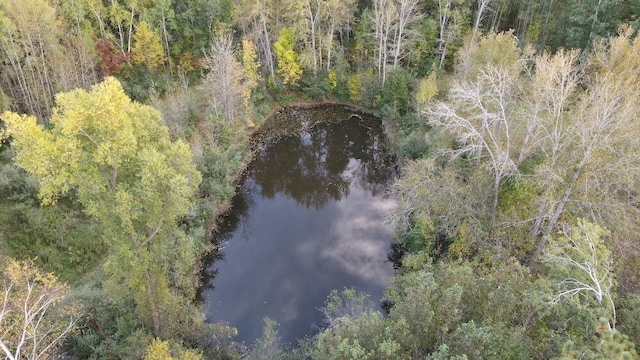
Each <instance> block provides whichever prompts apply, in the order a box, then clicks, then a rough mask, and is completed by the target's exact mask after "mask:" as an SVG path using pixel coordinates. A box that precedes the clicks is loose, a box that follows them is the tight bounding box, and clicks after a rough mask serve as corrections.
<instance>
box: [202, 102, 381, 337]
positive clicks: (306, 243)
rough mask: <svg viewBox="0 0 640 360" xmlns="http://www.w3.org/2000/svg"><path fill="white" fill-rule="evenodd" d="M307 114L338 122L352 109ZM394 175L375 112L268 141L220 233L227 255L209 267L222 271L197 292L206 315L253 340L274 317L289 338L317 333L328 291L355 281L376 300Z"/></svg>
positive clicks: (348, 115)
mask: <svg viewBox="0 0 640 360" xmlns="http://www.w3.org/2000/svg"><path fill="white" fill-rule="evenodd" d="M302 111H305V110H302ZM306 111H315V112H318V111H322V112H323V113H322V114H320V115H322V116H330V117H332V118H334V119H336V117H337V118H340V117H342V118H344V119H347V118H349V117H350V115H351V114H352V113H351V112H350V111H349V110H347V109H343V108H330V109H323V110H306ZM304 115H305V116H309V114H304ZM313 116H318V114H315V113H314V114H313ZM294 120H295V119H294ZM393 176H394V161H393V159H392V157H391V156H389V155H388V153H387V152H386V151H385V139H384V135H383V132H382V128H381V125H380V121H379V120H378V119H376V118H372V117H366V116H364V117H363V118H362V119H358V118H357V117H351V119H349V120H345V121H343V122H341V123H339V124H335V123H322V124H318V125H315V126H314V127H312V128H311V129H309V130H308V131H307V132H304V133H303V134H301V135H300V136H296V137H287V138H285V139H282V140H281V141H279V142H277V143H274V144H271V145H269V146H267V147H266V148H265V149H264V151H262V152H261V153H260V154H259V156H258V157H257V158H256V160H255V161H254V162H253V164H252V167H251V168H250V172H249V176H248V178H247V180H246V181H245V183H244V184H243V186H242V188H241V189H240V191H239V194H238V195H237V196H236V197H235V198H234V213H232V214H231V215H230V216H229V217H228V218H227V223H226V224H224V226H223V227H225V228H226V230H225V231H224V232H222V233H221V234H219V235H218V241H222V242H223V243H224V248H223V256H224V259H223V260H222V261H214V262H213V263H211V264H210V265H209V268H208V269H207V271H206V273H213V272H216V270H217V272H216V274H217V275H216V276H215V277H214V278H213V279H209V281H210V283H209V284H205V286H204V287H203V289H202V290H201V296H202V298H203V299H204V301H205V304H206V313H207V318H208V320H209V321H212V322H215V321H228V322H229V323H230V324H231V325H233V326H235V327H236V328H238V331H239V336H238V338H237V340H239V341H245V342H247V343H251V342H253V341H254V340H255V339H256V338H258V337H259V336H260V334H261V330H262V325H263V320H262V319H263V318H264V317H265V316H268V317H270V318H271V319H274V320H276V321H277V322H278V323H280V331H279V334H280V336H281V337H282V339H283V340H284V341H286V342H293V341H295V339H296V338H301V337H303V336H305V335H310V334H312V333H313V332H315V331H317V328H318V326H319V325H320V322H321V314H320V312H319V311H318V310H317V309H318V308H320V307H322V306H323V304H324V301H325V299H326V297H327V295H329V293H330V291H331V290H332V289H342V288H345V287H354V288H356V289H358V290H360V291H364V292H367V293H369V294H371V296H372V299H374V300H376V299H379V298H380V297H381V296H382V291H383V289H384V288H385V287H386V285H387V284H388V281H389V279H390V277H391V276H392V275H393V266H392V265H391V263H389V262H388V260H387V254H388V253H389V250H390V249H389V244H390V242H391V233H390V229H389V228H388V226H386V225H385V221H384V220H385V217H386V214H387V213H388V211H389V210H390V209H391V208H392V207H393V206H394V201H393V199H390V198H388V197H386V196H385V189H386V188H387V187H388V185H389V184H390V181H391V180H392V179H393Z"/></svg>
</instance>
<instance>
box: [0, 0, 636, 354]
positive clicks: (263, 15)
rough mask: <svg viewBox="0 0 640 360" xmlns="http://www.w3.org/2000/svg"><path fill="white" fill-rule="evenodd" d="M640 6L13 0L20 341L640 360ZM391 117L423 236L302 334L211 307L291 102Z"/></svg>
mask: <svg viewBox="0 0 640 360" xmlns="http://www.w3.org/2000/svg"><path fill="white" fill-rule="evenodd" d="M639 28H640V2H638V1H633V0H588V1H587V0H540V1H528V0H359V1H355V0H28V1H24V0H0V107H1V108H2V110H3V111H4V113H3V114H2V115H1V117H0V119H1V120H0V121H1V122H0V126H1V133H0V134H1V139H2V143H1V144H0V146H1V148H0V223H1V224H2V227H1V228H0V259H1V260H0V272H1V274H2V282H0V289H1V290H2V292H1V293H0V350H1V351H2V356H4V357H5V358H7V359H23V358H27V359H41V358H42V359H44V358H59V357H60V358H61V357H65V358H78V359H173V358H175V359H241V358H243V359H276V358H287V359H310V358H311V359H425V358H427V359H547V358H558V359H635V358H638V353H637V351H636V350H635V345H634V344H640V235H639V234H640V205H639V201H640V199H639V198H638V197H639V194H640V180H639V179H640V151H639V150H638V149H640V121H638V114H639V113H640V103H639V100H638V99H640V37H639V36H637V32H636V31H637V30H638V29H639ZM318 101H328V102H343V103H351V104H356V105H358V106H361V107H362V108H364V109H368V110H370V111H372V112H374V113H376V114H377V115H379V116H380V117H381V118H382V119H383V121H384V123H385V126H386V128H387V130H388V134H389V138H390V140H391V142H392V144H393V148H394V151H395V152H396V153H397V155H398V158H399V159H400V162H401V173H402V175H401V177H400V178H399V179H398V180H397V182H396V183H395V185H394V186H393V189H392V192H393V194H394V195H395V196H396V197H397V199H398V201H399V205H398V207H397V208H396V209H395V210H394V211H393V213H392V214H390V215H389V216H390V219H391V220H392V221H393V224H394V225H395V237H396V243H395V244H394V250H395V252H397V253H398V254H400V255H402V257H401V260H399V265H400V266H399V268H398V270H397V275H396V277H395V278H394V279H393V281H392V282H391V284H390V285H389V288H388V289H387V291H386V294H385V298H384V299H383V300H384V301H383V304H384V306H383V307H381V306H380V303H379V301H378V300H379V299H370V298H369V297H368V296H367V295H366V294H360V293H358V292H356V291H354V290H343V291H336V292H334V293H332V294H331V296H329V298H328V299H327V302H326V307H325V308H324V309H323V313H324V315H325V323H326V327H325V328H324V329H323V330H322V331H321V332H320V333H318V334H317V335H315V336H314V337H311V338H308V339H305V340H303V341H301V342H300V343H299V344H297V346H295V347H294V346H292V345H291V344H282V343H281V341H279V339H278V333H277V324H275V323H274V322H273V321H270V320H268V319H266V320H265V327H264V333H263V337H262V338H261V339H259V340H258V341H257V342H256V343H255V344H239V343H236V342H234V336H235V335H236V334H237V332H236V330H235V329H233V328H232V327H230V326H229V325H228V324H222V323H219V324H208V323H205V321H204V315H203V313H202V311H201V309H200V307H199V305H198V304H197V303H196V301H195V292H196V289H197V287H198V284H199V279H198V273H199V269H200V266H201V261H202V260H201V259H202V257H203V255H204V254H206V253H207V252H210V251H212V250H215V249H214V248H215V244H211V243H210V240H209V239H210V234H211V231H212V229H213V227H214V226H215V222H214V219H215V218H216V215H217V214H220V213H222V212H224V210H225V208H226V207H227V206H228V202H229V199H230V198H231V196H232V195H233V193H234V190H235V188H234V180H235V179H236V177H237V176H238V174H239V172H240V171H241V169H242V168H243V167H244V166H245V164H246V163H247V161H248V160H249V159H250V148H251V146H250V139H251V137H250V135H251V134H252V133H253V131H254V130H255V129H256V128H258V127H259V126H260V125H261V124H262V123H263V121H264V119H265V118H267V117H268V115H269V114H270V113H271V112H272V111H273V110H274V109H276V108H278V107H279V106H283V105H289V104H294V103H297V102H318Z"/></svg>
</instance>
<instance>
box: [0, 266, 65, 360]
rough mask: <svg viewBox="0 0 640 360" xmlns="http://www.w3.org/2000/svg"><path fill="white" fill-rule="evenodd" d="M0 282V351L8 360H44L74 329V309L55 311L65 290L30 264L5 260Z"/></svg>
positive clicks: (54, 279)
mask: <svg viewBox="0 0 640 360" xmlns="http://www.w3.org/2000/svg"><path fill="white" fill-rule="evenodd" d="M3 260H4V268H3V269H2V273H1V275H2V279H1V281H2V282H0V350H2V352H3V353H4V355H5V356H6V358H7V359H10V360H18V359H25V358H26V359H32V360H35V359H46V358H48V357H49V356H50V355H51V354H52V353H53V352H54V350H55V349H56V346H58V345H59V344H60V342H61V340H62V339H64V337H65V336H66V335H67V334H68V333H69V332H70V331H72V330H73V328H74V326H75V323H76V320H77V317H76V315H75V312H76V310H75V306H71V307H67V308H65V309H61V310H58V311H54V309H55V308H56V306H57V305H59V303H60V302H61V301H62V299H64V297H65V296H66V294H67V291H68V288H67V286H66V285H63V284H60V283H58V281H57V279H56V277H55V276H54V275H53V274H45V273H41V272H40V271H38V269H37V268H36V267H35V265H34V264H33V262H31V261H30V260H26V261H15V260H13V259H8V258H5V259H3Z"/></svg>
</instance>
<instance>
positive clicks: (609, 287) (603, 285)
mask: <svg viewBox="0 0 640 360" xmlns="http://www.w3.org/2000/svg"><path fill="white" fill-rule="evenodd" d="M606 235H607V231H605V230H604V229H602V228H601V227H600V226H598V225H596V224H592V223H590V222H588V221H586V220H583V219H579V220H578V223H577V225H576V226H573V227H571V228H565V229H564V231H563V236H561V237H560V238H558V239H556V240H555V241H553V242H550V243H549V247H548V249H547V251H546V253H545V255H544V258H543V259H544V261H545V262H547V263H548V264H549V265H550V266H552V267H556V268H558V269H559V270H560V271H562V273H563V274H564V276H563V278H562V279H561V280H560V281H558V286H559V287H560V290H559V292H557V293H556V294H554V295H553V296H552V298H551V303H553V304H556V303H558V302H560V301H561V300H563V299H565V298H574V297H576V296H578V295H581V294H587V295H592V296H593V297H594V298H595V300H596V301H597V303H598V306H599V307H600V308H602V309H604V310H605V311H606V312H610V314H611V320H612V322H611V324H610V325H611V326H612V327H613V329H615V322H616V307H615V304H614V302H613V284H614V281H613V273H612V269H613V261H612V259H611V251H609V250H608V249H607V248H606V247H605V245H604V242H603V239H602V238H603V237H604V236H606Z"/></svg>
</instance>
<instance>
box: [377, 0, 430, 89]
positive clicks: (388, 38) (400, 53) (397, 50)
mask: <svg viewBox="0 0 640 360" xmlns="http://www.w3.org/2000/svg"><path fill="white" fill-rule="evenodd" d="M421 17H422V15H421V14H420V12H419V10H418V1H417V0H375V1H374V3H373V14H372V21H373V24H374V28H375V29H374V35H375V38H376V39H377V40H378V46H377V47H378V48H377V54H378V55H377V60H376V62H377V66H378V75H379V76H380V77H381V78H382V82H383V83H384V82H385V81H386V73H387V64H391V65H392V66H393V67H396V66H398V65H399V62H400V60H401V59H402V58H403V57H405V56H406V55H407V52H408V50H409V49H410V48H411V45H412V44H414V43H415V41H416V35H417V32H415V31H414V30H413V29H412V27H411V25H412V24H413V23H415V22H416V21H418V20H419V19H420V18H421Z"/></svg>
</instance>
